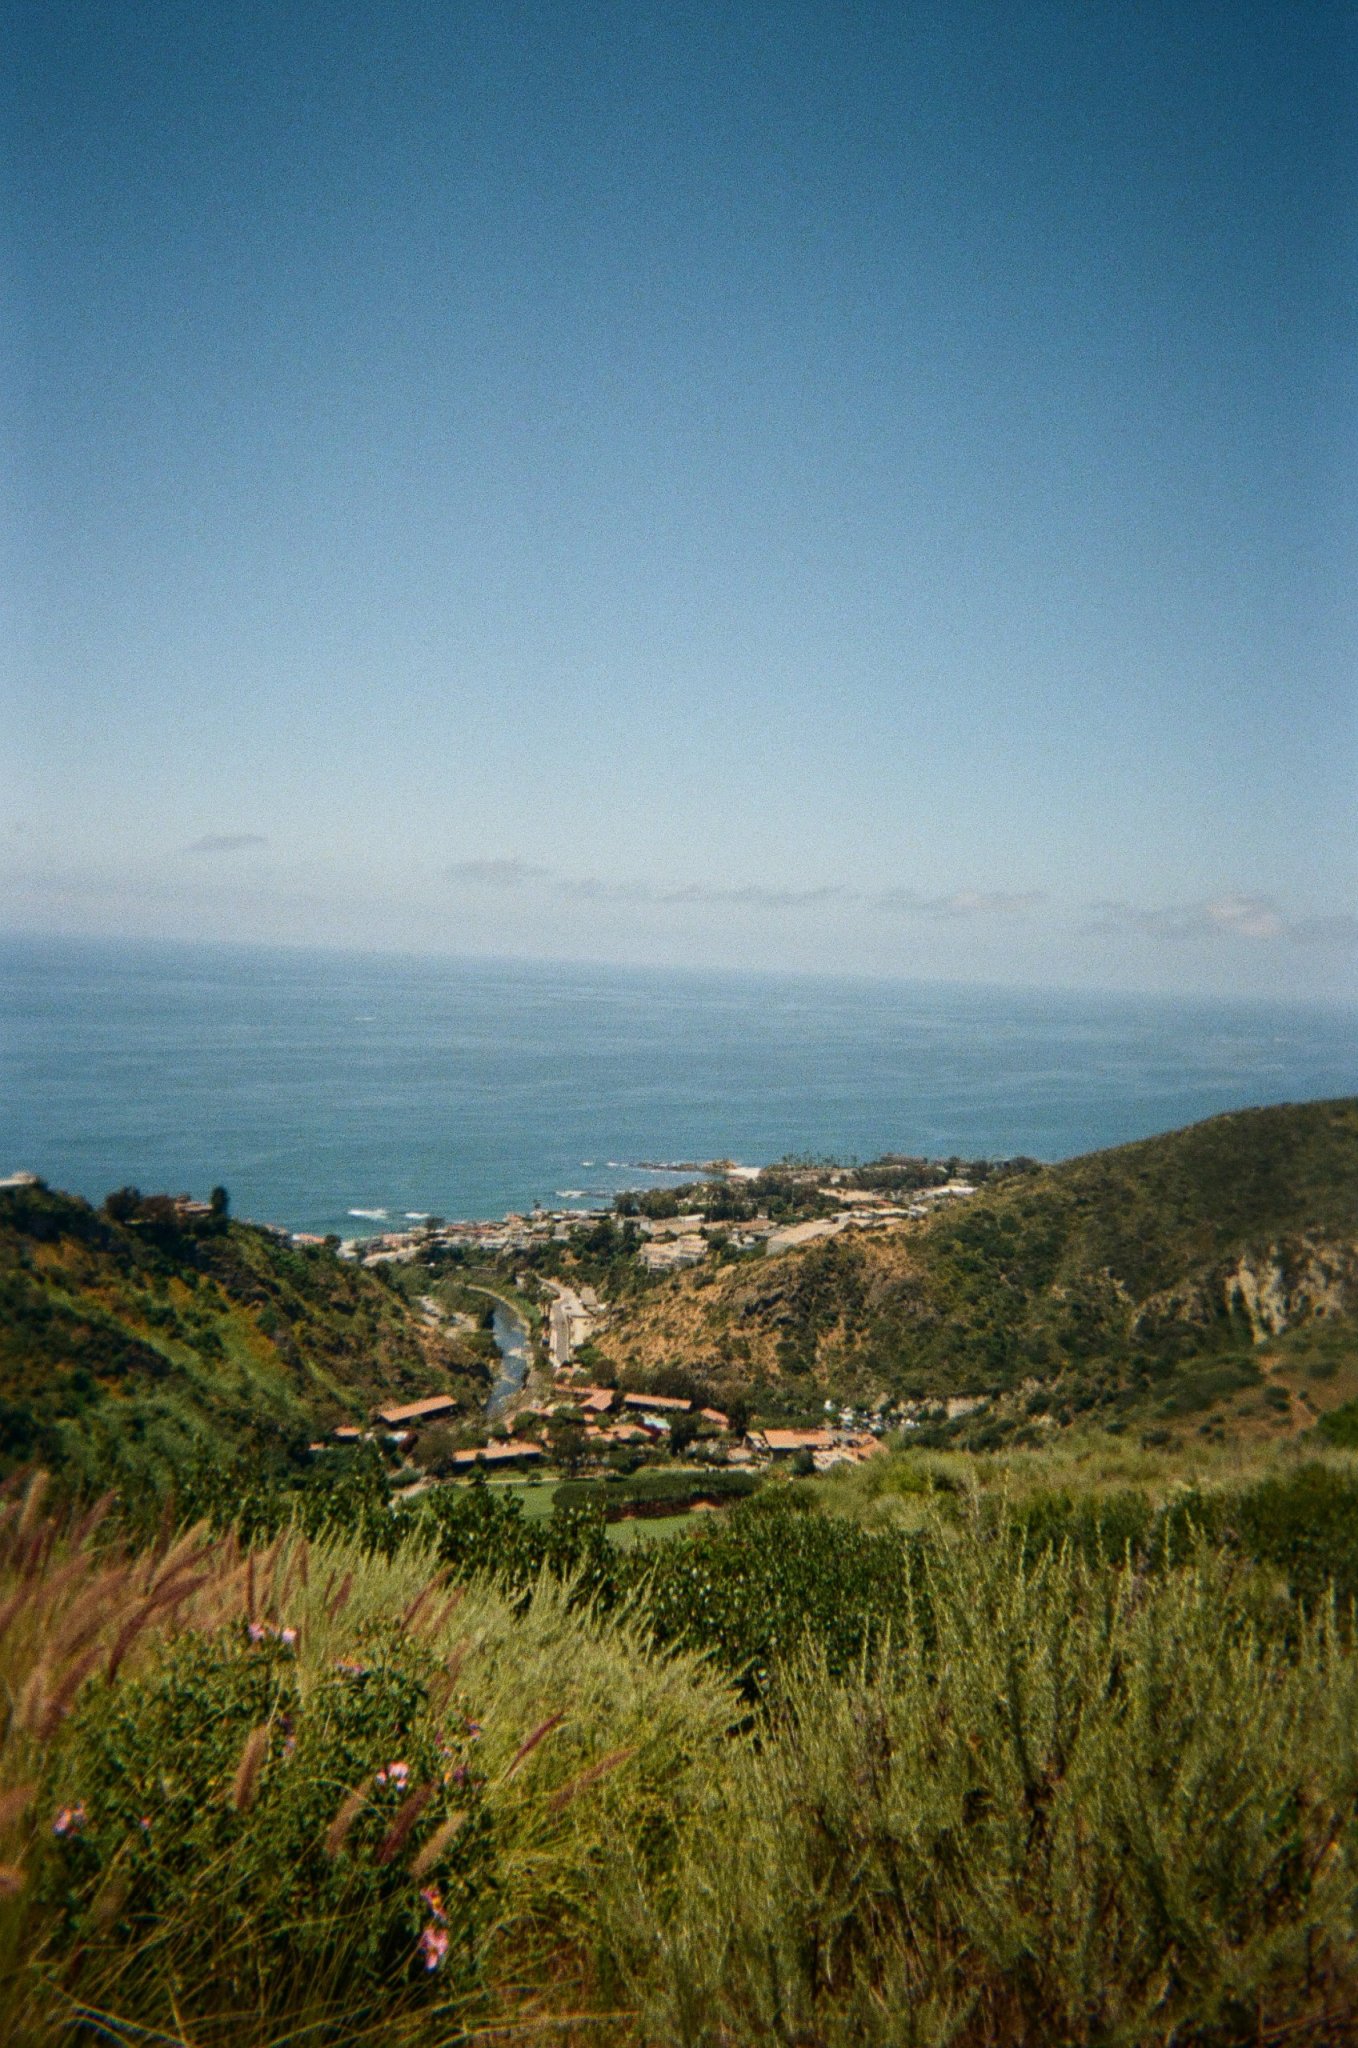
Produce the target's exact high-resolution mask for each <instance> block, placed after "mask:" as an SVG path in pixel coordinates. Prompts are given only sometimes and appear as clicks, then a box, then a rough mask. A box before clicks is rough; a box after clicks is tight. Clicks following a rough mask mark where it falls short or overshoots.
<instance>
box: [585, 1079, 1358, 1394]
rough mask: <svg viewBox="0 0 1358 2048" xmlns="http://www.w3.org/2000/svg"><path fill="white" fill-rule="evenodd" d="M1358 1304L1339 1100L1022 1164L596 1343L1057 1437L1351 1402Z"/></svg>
mask: <svg viewBox="0 0 1358 2048" xmlns="http://www.w3.org/2000/svg"><path fill="white" fill-rule="evenodd" d="M1355 1310H1358V1102H1354V1101H1338V1102H1322V1103H1305V1104H1300V1105H1283V1106H1280V1107H1277V1108H1270V1109H1261V1110H1247V1111H1241V1112H1239V1113H1237V1114H1234V1115H1230V1116H1223V1117H1216V1118H1213V1119H1212V1120H1211V1121H1209V1122H1206V1123H1202V1124H1197V1125H1194V1126H1193V1127H1191V1128H1190V1129H1187V1130H1182V1131H1175V1132H1171V1133H1169V1134H1168V1135H1166V1136H1164V1137H1158V1138H1152V1139H1148V1140H1145V1141H1144V1142H1142V1143H1139V1144H1134V1145H1125V1146H1120V1147H1118V1148H1116V1149H1114V1150H1111V1151H1107V1152H1098V1153H1093V1154H1090V1155H1088V1156H1087V1157H1084V1158H1080V1159H1075V1160H1070V1161H1067V1162H1065V1163H1064V1164H1061V1165H1059V1166H1054V1167H1049V1168H1044V1169H1040V1170H1037V1171H1034V1172H1031V1173H1026V1174H1019V1175H1016V1176H1012V1177H1007V1178H1006V1179H1004V1180H1003V1181H1001V1182H999V1183H998V1184H997V1185H996V1186H995V1187H994V1188H993V1189H983V1190H982V1191H981V1192H980V1193H979V1194H977V1195H976V1196H974V1197H972V1198H971V1199H970V1200H967V1201H965V1202H959V1203H957V1204H956V1205H955V1206H953V1207H951V1208H949V1209H947V1210H945V1211H944V1212H943V1213H942V1214H941V1215H939V1216H937V1217H936V1218H934V1219H931V1220H930V1221H928V1222H926V1223H920V1224H915V1225H901V1226H898V1227H896V1228H893V1229H891V1230H888V1231H885V1232H882V1233H880V1234H876V1235H871V1236H865V1235H859V1234H857V1233H851V1234H847V1235H844V1236H841V1237H837V1238H833V1239H830V1240H828V1241H824V1242H822V1243H819V1244H814V1245H811V1246H808V1247H807V1248H805V1249H803V1250H801V1251H794V1252H788V1253H785V1254H783V1255H781V1256H779V1257H776V1258H768V1259H763V1260H756V1261H754V1262H753V1263H751V1264H748V1265H742V1266H739V1267H734V1268H728V1269H726V1270H725V1271H722V1272H718V1273H716V1274H712V1273H710V1272H705V1271H703V1270H701V1269H698V1270H695V1271H694V1272H692V1273H689V1274H685V1275H683V1276H682V1277H681V1278H680V1279H678V1280H676V1281H672V1282H670V1283H669V1284H668V1285H667V1286H666V1287H665V1288H664V1289H662V1290H658V1291H657V1292H656V1293H655V1294H654V1295H652V1296H651V1297H649V1298H648V1299H647V1300H646V1301H644V1302H643V1303H642V1304H641V1305H640V1306H639V1307H638V1308H637V1309H635V1310H631V1309H629V1310H628V1311H627V1313H626V1314H625V1315H624V1316H621V1317H619V1318H618V1319H617V1320H615V1323H614V1325H613V1327H612V1329H611V1330H610V1331H609V1333H608V1335H607V1338H606V1339H605V1340H604V1342H605V1348H606V1350H607V1353H608V1357H609V1361H610V1362H611V1363H615V1364H616V1365H617V1366H618V1367H619V1368H620V1369H622V1370H624V1371H626V1370H627V1369H629V1368H630V1369H632V1370H640V1371H642V1372H645V1371H653V1370H655V1369H657V1368H658V1367H660V1366H662V1365H669V1366H676V1365H678V1366H685V1367H688V1368H689V1369H691V1370H694V1371H696V1372H697V1373H699V1374H700V1375H702V1376H703V1377H704V1379H705V1380H706V1381H707V1382H708V1383H709V1384H711V1385H712V1386H713V1387H714V1389H719V1390H720V1391H722V1392H724V1393H726V1394H728V1395H734V1394H736V1393H738V1392H745V1393H748V1394H751V1395H753V1396H754V1397H755V1398H756V1399H758V1398H760V1396H761V1394H762V1395H763V1396H764V1397H765V1398H766V1399H767V1398H769V1397H776V1398H778V1399H780V1400H782V1401H784V1402H788V1403H791V1404H792V1405H795V1404H796V1401H797V1400H798V1399H799V1398H802V1397H807V1398H809V1397H810V1396H812V1395H813V1394H814V1395H820V1394H823V1393H826V1392H829V1393H833V1394H836V1395H845V1396H850V1397H853V1398H857V1399H868V1398H880V1396H881V1395H883V1394H886V1395H889V1396H891V1397H893V1398H896V1399H901V1400H916V1401H919V1400H926V1399H934V1398H936V1399H939V1400H943V1399H947V1398H950V1397H957V1396H967V1395H984V1396H986V1397H987V1402H988V1407H989V1411H990V1412H989V1415H988V1418H987V1424H988V1425H989V1426H993V1425H994V1423H995V1421H996V1419H997V1416H1002V1417H1003V1418H1004V1422H1005V1426H1006V1427H1010V1426H1012V1425H1013V1424H1014V1423H1015V1422H1016V1421H1017V1420H1018V1419H1019V1418H1020V1417H1022V1418H1023V1419H1025V1420H1028V1421H1031V1422H1032V1423H1033V1425H1034V1426H1038V1427H1049V1426H1050V1421H1049V1420H1044V1419H1043V1418H1051V1417H1053V1416H1054V1417H1057V1418H1059V1419H1060V1420H1063V1421H1064V1420H1069V1419H1071V1417H1072V1416H1073V1415H1075V1414H1078V1413H1084V1412H1087V1411H1088V1410H1090V1409H1091V1408H1097V1409H1099V1410H1100V1411H1108V1412H1110V1413H1114V1414H1115V1413H1116V1412H1117V1411H1125V1412H1127V1413H1131V1412H1133V1411H1135V1412H1136V1413H1138V1414H1139V1415H1142V1416H1144V1417H1147V1418H1154V1419H1156V1420H1163V1421H1167V1422H1169V1423H1171V1424H1173V1423H1175V1422H1176V1420H1177V1418H1180V1417H1184V1416H1188V1415H1190V1414H1191V1415H1200V1414H1202V1413H1205V1412H1207V1411H1209V1410H1211V1409H1212V1408H1213V1407H1214V1406H1217V1405H1219V1404H1220V1403H1221V1402H1222V1401H1227V1402H1228V1405H1231V1406H1232V1411H1233V1412H1237V1411H1248V1413H1249V1414H1255V1413H1256V1411H1257V1419H1258V1421H1259V1423H1260V1426H1261V1427H1262V1426H1266V1425H1267V1426H1275V1427H1279V1428H1281V1427H1292V1428H1296V1427H1299V1426H1302V1424H1303V1423H1304V1422H1305V1421H1306V1420H1307V1419H1310V1420H1314V1416H1315V1414H1316V1413H1318V1412H1320V1410H1321V1409H1323V1408H1326V1407H1329V1406H1332V1405H1333V1404H1334V1402H1335V1400H1337V1399H1339V1398H1343V1397H1346V1396H1347V1395H1348V1394H1349V1393H1351V1392H1354V1391H1358V1371H1355V1374H1354V1378H1355V1385H1354V1386H1353V1387H1350V1385H1349V1379H1350V1371H1349V1367H1350V1365H1351V1364H1352V1363H1353V1362H1354V1361H1355V1355H1356V1354H1358V1326H1355V1323H1354V1320H1353V1318H1354V1314H1355ZM1237 1397H1239V1398H1237ZM997 1404H998V1406H997ZM1241 1419H1248V1415H1244V1414H1242V1416H1241ZM967 1426H968V1429H969V1430H971V1431H972V1432H973V1434H974V1433H975V1431H977V1430H978V1429H980V1428H981V1427H982V1426H983V1425H982V1424H980V1423H978V1422H975V1421H973V1422H971V1423H969V1424H968V1425H967Z"/></svg>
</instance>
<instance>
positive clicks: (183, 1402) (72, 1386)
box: [0, 1183, 486, 1480]
mask: <svg viewBox="0 0 1358 2048" xmlns="http://www.w3.org/2000/svg"><path fill="white" fill-rule="evenodd" d="M129 1192H130V1193H131V1195H132V1197H133V1198H132V1199H126V1198H123V1199H119V1198H114V1197H111V1198H110V1201H109V1203H107V1204H106V1205H105V1207H104V1208H102V1209H98V1210H96V1209H94V1208H92V1207H91V1206H90V1205H89V1204H88V1203H86V1202H83V1201H81V1200H79V1199H78V1198H76V1197H74V1196H70V1195H64V1194H58V1193H56V1192H55V1191H54V1190H52V1189H49V1188H46V1187H44V1186H43V1185H42V1184H41V1183H38V1184H37V1185H33V1186H25V1187H11V1188H5V1189H0V1472H3V1471H4V1470H8V1469H11V1468H12V1467H14V1466H15V1465H18V1464H23V1463H26V1462H28V1461H30V1460H37V1461H39V1462H41V1463H43V1464H45V1465H48V1466H51V1467H53V1468H55V1469H59V1470H67V1471H70V1470H77V1471H78V1470H86V1471H88V1472H89V1474H90V1476H91V1477H92V1478H98V1479H100V1480H103V1479H105V1478H108V1479H113V1478H115V1477H120V1476H123V1475H124V1474H125V1473H126V1472H127V1471H128V1469H129V1468H130V1467H135V1466H136V1465H137V1464H138V1463H139V1462H141V1461H144V1460H148V1459H149V1460H152V1461H155V1462H158V1463H160V1464H161V1465H162V1466H168V1467H169V1468H170V1469H171V1470H174V1469H178V1468H180V1467H181V1466H182V1465H183V1463H184V1462H185V1460H186V1458H191V1456H192V1454H193V1451H194V1449H195V1447H202V1448H204V1449H209V1448H210V1450H211V1452H212V1454H213V1456H214V1457H216V1458H221V1457H222V1456H223V1454H226V1453H235V1454H237V1455H241V1454H243V1455H245V1456H247V1457H248V1458H249V1459H250V1460H251V1461H252V1463H253V1464H254V1465H255V1466H256V1467H259V1466H263V1467H265V1468H267V1467H268V1466H270V1465H279V1464H288V1463H292V1462H295V1461H296V1460H298V1459H299V1458H301V1457H302V1456H304V1454H305V1447H306V1444H307V1441H308V1439H309V1438H311V1437H313V1436H315V1435H316V1434H317V1433H318V1432H321V1431H324V1430H327V1429H329V1428H331V1427H333V1426H334V1425H335V1424H337V1423H341V1422H352V1421H358V1420H366V1419H367V1416H368V1414H369V1411H370V1409H371V1408H372V1407H373V1406H374V1405H375V1404H377V1403H378V1402H380V1401H382V1400H383V1399H388V1400H400V1399H406V1400H414V1399H417V1398H418V1397H419V1396H421V1395H423V1394H428V1393H434V1392H438V1393H443V1392H456V1393H458V1394H459V1395H460V1396H461V1397H462V1398H463V1400H464V1402H465V1405H467V1406H468V1407H469V1408H471V1407H479V1406H480V1404H481V1402H482V1401H483V1400H484V1395H485V1384H486V1366H485V1363H484V1361H482V1360H480V1359H478V1358H477V1357H476V1356H475V1354H474V1352H473V1351H471V1350H470V1349H469V1348H468V1347H466V1346H462V1345H459V1344H458V1343H457V1342H456V1341H454V1342H449V1341H448V1340H447V1339H445V1338H443V1337H442V1336H440V1335H439V1334H438V1333H437V1332H435V1331H433V1330H430V1329H428V1328H426V1327H425V1325H424V1324H423V1322H422V1321H421V1320H420V1319H419V1317H418V1316H417V1315H415V1314H414V1313H413V1312H412V1310H411V1308H410V1306H409V1304H408V1303H407V1301H406V1300H405V1298H404V1297H403V1296H401V1295H400V1294H398V1293H397V1292H395V1291H394V1290H393V1289H392V1288H391V1287H389V1286H388V1285H386V1284H385V1283H384V1282H383V1280H382V1279H381V1278H379V1277H378V1275H377V1274H375V1273H369V1272H364V1271H363V1270H361V1269H360V1268H359V1267H357V1266H354V1265H352V1264H346V1263H343V1262H341V1261H340V1260H339V1259H338V1258H336V1256H335V1254H334V1252H333V1250H331V1249H330V1248H328V1247H326V1246H323V1245H307V1246H299V1245H293V1244H291V1243H289V1242H288V1241H287V1240H286V1239H284V1238H282V1237H281V1236H279V1235H277V1234H276V1233H274V1232H272V1231H268V1230H263V1229H259V1228H256V1227H254V1226H252V1225H249V1224H243V1223H235V1222H231V1221H230V1220H228V1218H227V1217H226V1216H225V1215H211V1214H206V1215H205V1214H198V1215H186V1214H185V1213H184V1212H183V1210H182V1206H181V1205H176V1204H175V1203H173V1202H170V1201H167V1200H166V1199H165V1198H163V1197H158V1198H150V1199H148V1200H146V1201H141V1200H140V1198H136V1197H135V1191H125V1194H126V1193H129Z"/></svg>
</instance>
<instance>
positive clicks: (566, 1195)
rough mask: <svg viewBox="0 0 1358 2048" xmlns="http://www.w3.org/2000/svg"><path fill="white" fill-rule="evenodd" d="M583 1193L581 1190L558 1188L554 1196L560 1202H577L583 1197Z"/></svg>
mask: <svg viewBox="0 0 1358 2048" xmlns="http://www.w3.org/2000/svg"><path fill="white" fill-rule="evenodd" d="M584 1192H585V1191H584V1189H583V1188H558V1189H557V1191H556V1195H557V1200H558V1201H560V1202H578V1201H580V1200H581V1198H582V1197H583V1195H584Z"/></svg>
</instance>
